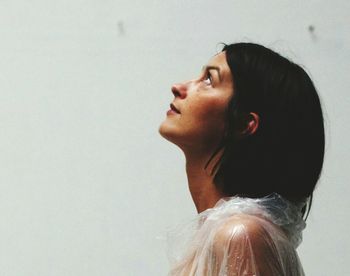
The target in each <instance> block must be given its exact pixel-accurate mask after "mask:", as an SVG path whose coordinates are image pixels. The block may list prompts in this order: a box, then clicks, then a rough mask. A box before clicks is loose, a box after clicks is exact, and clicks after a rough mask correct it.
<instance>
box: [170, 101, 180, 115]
mask: <svg viewBox="0 0 350 276" xmlns="http://www.w3.org/2000/svg"><path fill="white" fill-rule="evenodd" d="M170 109H171V110H172V111H174V112H176V113H178V114H180V111H179V110H178V109H177V108H176V106H175V105H174V104H172V103H171V104H170Z"/></svg>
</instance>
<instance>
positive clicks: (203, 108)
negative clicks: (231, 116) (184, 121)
mask: <svg viewBox="0 0 350 276" xmlns="http://www.w3.org/2000/svg"><path fill="white" fill-rule="evenodd" d="M226 106H227V104H226V102H224V101H222V100H221V99H220V100H211V101H208V102H204V103H202V104H198V105H196V106H191V107H190V109H189V110H190V115H191V116H190V117H189V120H190V121H191V125H192V127H193V128H194V129H196V130H197V131H199V132H201V133H202V134H203V135H209V134H214V133H216V134H218V133H222V132H223V130H224V127H225V110H226Z"/></svg>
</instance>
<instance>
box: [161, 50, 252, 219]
mask: <svg viewBox="0 0 350 276" xmlns="http://www.w3.org/2000/svg"><path fill="white" fill-rule="evenodd" d="M171 91H172V93H173V94H174V97H175V98H174V101H173V105H174V106H173V111H170V112H168V113H167V118H166V119H165V120H164V122H163V123H162V124H161V125H160V127H159V133H160V134H161V135H162V136H163V137H164V138H166V139H167V140H169V141H171V142H173V143H174V144H176V145H177V146H179V148H180V149H181V150H182V151H183V152H184V154H185V157H186V173H187V180H188V186H189V190H190V192H191V196H192V199H193V202H194V204H195V206H196V209H197V212H198V213H200V212H202V211H204V210H206V209H208V208H212V207H213V206H214V205H215V204H216V202H217V201H218V200H219V199H220V198H222V197H224V196H225V195H224V194H222V193H221V192H220V191H219V189H217V187H216V186H215V184H214V181H213V178H214V176H213V175H211V174H210V172H211V170H212V168H213V165H214V164H215V163H216V160H218V158H219V157H220V155H221V154H222V152H219V153H218V154H217V155H216V156H215V158H214V159H213V160H212V161H211V163H210V164H209V166H208V167H207V168H206V169H205V165H206V163H207V162H208V160H209V159H210V157H211V155H212V153H213V151H214V150H215V149H216V147H217V145H218V144H219V142H220V140H221V138H222V137H223V135H224V131H225V120H226V108H227V105H228V103H229V101H230V99H231V97H232V96H233V95H234V91H233V79H232V74H231V71H230V68H229V66H228V64H227V62H226V53H225V52H221V53H219V54H217V55H215V56H214V57H213V58H212V59H211V60H210V61H209V63H208V65H207V66H205V67H204V68H203V71H202V73H201V75H200V76H199V77H198V78H195V79H192V80H189V81H186V82H182V83H177V84H174V85H173V86H172V88H171ZM174 110H175V111H174ZM258 124H259V117H258V115H256V114H255V113H250V114H249V115H248V116H247V118H246V121H245V124H244V125H245V127H244V129H242V132H241V133H244V134H245V135H247V134H252V133H254V132H255V131H256V129H257V127H258Z"/></svg>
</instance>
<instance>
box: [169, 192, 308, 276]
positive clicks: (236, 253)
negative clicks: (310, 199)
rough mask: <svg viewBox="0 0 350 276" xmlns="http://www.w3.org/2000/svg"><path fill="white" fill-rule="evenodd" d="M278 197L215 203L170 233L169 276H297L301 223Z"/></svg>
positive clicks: (292, 207)
mask: <svg viewBox="0 0 350 276" xmlns="http://www.w3.org/2000/svg"><path fill="white" fill-rule="evenodd" d="M305 203H306V201H303V202H300V204H298V205H295V204H293V203H291V202H289V201H287V200H286V199H284V198H283V197H281V196H280V195H278V194H276V193H273V194H271V195H269V196H266V197H263V198H258V199H251V198H242V197H230V198H223V199H220V200H219V201H218V202H217V204H216V205H215V206H214V207H213V208H210V209H207V210H205V211H204V212H202V213H200V214H198V216H197V217H196V219H195V220H193V221H192V222H191V223H189V224H184V225H181V226H180V227H178V229H176V230H173V231H171V232H169V235H168V242H169V259H170V263H171V270H170V272H169V275H171V276H192V275H195V276H226V275H228V276H231V275H232V276H233V275H237V276H241V275H247V276H252V275H255V276H284V275H286V276H301V275H304V272H303V268H302V266H301V263H300V261H299V257H298V254H297V252H296V248H297V246H298V245H299V244H300V242H301V240H302V230H303V229H304V228H305V222H304V220H303V218H302V214H301V208H302V207H303V206H304V205H305Z"/></svg>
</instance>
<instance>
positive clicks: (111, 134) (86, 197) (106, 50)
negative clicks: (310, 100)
mask: <svg viewBox="0 0 350 276" xmlns="http://www.w3.org/2000/svg"><path fill="white" fill-rule="evenodd" d="M349 11H350V2H349V1H345V0H338V1H326V0H323V1H301V0H298V1H272V0H268V1H266V0H265V1H258V0H255V1H233V0H231V1H229V0H220V1H214V0H212V1H209V0H190V1H184V0H171V1H168V0H163V1H162V0H156V1H155V0H153V1H126V0H125V1H120V0H118V1H112V0H104V1H97V0H87V1H81V0H65V1H44V0H36V1H25V0H11V1H10V0H3V1H0V26H1V28H0V130H1V133H0V275H6V276H49V275H50V276H62V275H65V276H66V275H67V276H68V275H85V276H95V275H96V276H97V275H98V276H102V275H166V273H167V271H168V262H167V258H166V243H165V236H166V233H167V229H169V228H171V227H173V226H175V225H176V224H177V223H178V222H180V221H183V220H185V219H187V218H191V217H193V216H194V215H195V214H196V213H195V208H194V205H193V203H192V201H191V197H190V195H189V192H188V189H187V181H186V175H185V171H184V157H183V156H182V153H181V151H180V150H179V149H177V148H176V147H175V146H174V145H172V144H170V143H168V142H167V141H165V140H163V139H162V138H161V137H160V136H159V134H158V126H159V124H160V123H161V122H162V121H163V120H164V119H165V112H166V110H167V109H168V106H169V103H170V102H171V101H172V94H171V91H170V86H171V84H172V83H174V82H177V81H182V80H185V79H189V78H192V77H193V76H197V75H198V74H199V73H200V70H201V67H202V66H203V65H204V64H205V63H206V62H207V61H208V60H209V58H210V57H211V56H213V55H214V54H215V53H216V52H217V51H219V50H220V49H221V48H220V46H219V44H218V43H219V42H226V43H231V42H239V41H250V42H256V43H261V44H264V45H265V46H267V47H271V48H272V49H274V50H276V51H278V52H280V53H281V54H283V55H285V56H287V57H289V58H291V59H292V60H293V61H295V62H297V63H299V64H302V65H303V66H304V67H305V68H306V69H307V72H309V73H310V75H311V78H312V79H313V80H314V83H315V85H316V87H317V89H318V91H319V94H320V97H321V100H322V103H323V107H324V110H325V123H326V130H327V145H326V158H325V164H324V171H323V174H322V178H321V180H320V182H319V184H318V187H317V189H316V192H315V196H314V203H313V207H312V211H311V213H310V216H309V218H308V221H307V228H306V230H305V231H304V241H303V243H302V244H301V246H300V247H299V249H298V251H299V255H300V258H301V261H302V263H303V266H304V269H305V272H306V275H311V276H312V275H317V276H319V275H347V274H349V273H350V269H349V267H348V261H349V260H350V250H349V246H350V236H349V235H348V229H349V227H350V223H349V220H348V218H349V216H348V213H349V211H350V203H349V200H348V197H349V194H350V185H349V183H350V177H349V173H348V171H349V161H350V151H349V140H350V128H349V123H350V121H349V109H350V96H349V91H350V78H349V73H350V54H349V53H350V46H349V45H350V35H349V27H350V19H349V18H350V17H349ZM310 26H311V27H310Z"/></svg>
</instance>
